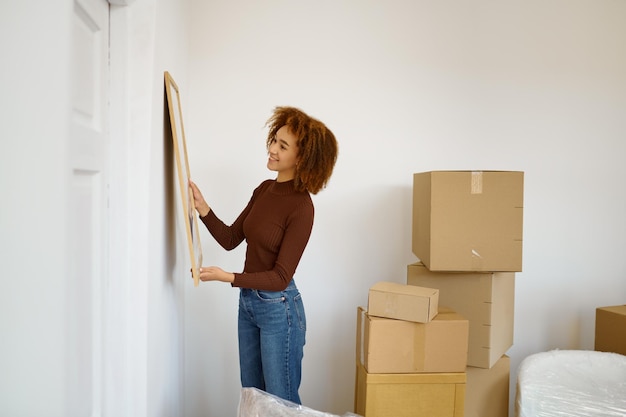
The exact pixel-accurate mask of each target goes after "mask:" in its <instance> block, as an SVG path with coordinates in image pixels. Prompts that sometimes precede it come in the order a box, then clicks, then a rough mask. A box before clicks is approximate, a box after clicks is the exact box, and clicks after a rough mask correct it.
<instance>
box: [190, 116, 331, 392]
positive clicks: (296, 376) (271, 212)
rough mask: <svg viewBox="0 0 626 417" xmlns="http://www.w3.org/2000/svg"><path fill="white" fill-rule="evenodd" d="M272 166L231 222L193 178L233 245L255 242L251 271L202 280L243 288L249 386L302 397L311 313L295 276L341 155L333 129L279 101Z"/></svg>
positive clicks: (208, 215)
mask: <svg viewBox="0 0 626 417" xmlns="http://www.w3.org/2000/svg"><path fill="white" fill-rule="evenodd" d="M267 126H268V127H269V132H268V135H267V142H266V145H267V150H268V155H269V158H268V161H267V167H268V168H269V169H270V170H271V171H275V172H276V179H275V180H265V181H263V182H262V183H261V184H260V185H259V186H258V187H257V188H256V189H255V190H254V192H253V193H252V197H251V199H250V201H249V202H248V204H247V206H246V207H245V208H244V210H243V211H242V212H241V214H240V215H239V217H237V219H236V220H235V222H234V223H233V224H232V225H230V226H227V225H226V224H225V223H224V222H222V221H221V220H220V219H219V218H218V217H217V216H216V214H215V213H214V211H213V210H212V209H211V208H210V207H209V205H208V204H207V202H206V201H205V200H204V198H203V196H202V193H201V192H200V190H199V189H198V187H197V186H196V185H195V184H194V183H193V182H191V181H190V186H191V189H192V191H193V198H194V203H195V207H196V209H197V211H198V214H199V216H200V219H201V220H202V222H203V223H204V224H205V226H206V227H207V229H208V230H209V232H210V233H211V235H212V236H213V237H214V238H215V240H216V241H217V242H218V243H219V244H220V245H221V246H222V247H223V248H224V249H226V250H231V249H234V248H235V247H237V246H238V245H239V244H240V243H241V242H243V241H244V239H245V240H246V242H247V249H246V259H245V264H244V269H243V272H241V273H233V272H226V271H224V270H222V269H221V268H219V267H216V266H211V267H202V268H200V279H201V280H202V281H223V282H229V283H231V285H232V286H234V287H239V288H240V296H239V318H238V336H239V365H240V372H241V384H242V386H243V387H255V388H259V389H261V390H264V391H266V392H268V393H270V394H274V395H276V396H279V397H281V398H284V399H286V400H288V401H292V402H294V403H297V404H301V401H300V396H299V394H298V389H299V387H300V380H301V369H302V366H301V365H302V356H303V348H304V343H305V332H306V317H305V314H304V307H303V303H302V297H301V295H300V292H299V291H298V288H297V287H296V283H295V281H294V279H293V276H294V273H295V272H296V268H297V266H298V263H299V262H300V258H301V257H302V253H303V252H304V249H305V248H306V245H307V243H308V241H309V236H310V235H311V229H312V227H313V216H314V208H313V202H312V200H311V196H310V194H317V193H318V192H319V191H320V190H322V189H323V188H324V187H325V186H326V184H327V183H328V181H329V179H330V176H331V174H332V172H333V168H334V166H335V162H336V160H337V152H338V146H337V141H336V139H335V136H334V135H333V133H332V132H331V131H330V130H329V129H328V128H327V127H326V126H325V125H324V124H323V123H322V122H320V121H319V120H316V119H314V118H312V117H310V116H308V115H307V114H305V113H304V112H302V111H301V110H299V109H296V108H293V107H277V108H276V109H275V110H274V113H273V115H272V117H270V119H269V120H268V121H267Z"/></svg>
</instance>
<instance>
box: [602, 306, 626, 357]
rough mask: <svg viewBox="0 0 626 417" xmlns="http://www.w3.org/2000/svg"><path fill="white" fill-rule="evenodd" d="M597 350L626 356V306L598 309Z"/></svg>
mask: <svg viewBox="0 0 626 417" xmlns="http://www.w3.org/2000/svg"><path fill="white" fill-rule="evenodd" d="M595 350H598V351H602V352H614V353H619V354H622V355H626V305H621V306H610V307H598V308H596V340H595Z"/></svg>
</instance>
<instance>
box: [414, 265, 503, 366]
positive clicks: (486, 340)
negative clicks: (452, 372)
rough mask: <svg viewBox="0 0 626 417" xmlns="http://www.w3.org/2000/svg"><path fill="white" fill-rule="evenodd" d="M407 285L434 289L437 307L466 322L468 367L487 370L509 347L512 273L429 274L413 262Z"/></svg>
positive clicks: (428, 271) (430, 272)
mask: <svg viewBox="0 0 626 417" xmlns="http://www.w3.org/2000/svg"><path fill="white" fill-rule="evenodd" d="M407 284H409V285H417V286H422V287H429V288H437V289H438V290H439V304H441V305H443V306H446V307H449V308H451V309H452V310H454V311H456V312H457V313H459V314H460V315H462V316H463V317H465V318H466V319H467V320H468V321H469V347H468V355H467V364H468V365H469V366H475V367H478V368H491V367H492V366H493V365H494V364H495V363H496V361H498V360H499V359H500V357H501V356H502V355H504V354H505V353H506V352H507V351H508V350H509V349H510V348H511V346H513V328H514V305H515V273H513V272H492V273H488V272H466V273H462V272H433V271H430V270H428V268H426V267H425V266H424V264H422V263H421V262H416V263H414V264H410V265H408V267H407Z"/></svg>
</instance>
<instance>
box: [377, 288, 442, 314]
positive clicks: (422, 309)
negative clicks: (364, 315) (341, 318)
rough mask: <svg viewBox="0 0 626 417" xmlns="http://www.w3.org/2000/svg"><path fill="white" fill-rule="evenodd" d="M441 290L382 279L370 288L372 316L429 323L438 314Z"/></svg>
mask: <svg viewBox="0 0 626 417" xmlns="http://www.w3.org/2000/svg"><path fill="white" fill-rule="evenodd" d="M438 302H439V290H437V289H433V288H423V287H419V286H413V285H406V284H398V283H395V282H386V281H381V282H378V283H376V284H374V285H372V287H371V288H370V290H369V298H368V306H367V311H368V313H369V314H370V315H372V316H378V317H387V318H390V319H399V320H406V321H414V322H418V323H428V322H429V321H431V320H432V319H433V318H434V317H435V316H436V315H437V308H438V305H439V304H438Z"/></svg>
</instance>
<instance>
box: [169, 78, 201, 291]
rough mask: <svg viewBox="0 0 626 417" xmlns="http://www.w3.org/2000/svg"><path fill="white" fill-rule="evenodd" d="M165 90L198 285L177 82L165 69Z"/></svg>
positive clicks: (195, 228) (195, 225) (197, 251)
mask: <svg viewBox="0 0 626 417" xmlns="http://www.w3.org/2000/svg"><path fill="white" fill-rule="evenodd" d="M164 76H165V91H166V95H167V103H168V108H169V115H170V125H171V127H172V140H173V142H174V159H176V171H177V173H178V175H177V177H178V185H179V187H178V188H179V190H180V198H181V203H182V208H183V213H185V216H184V217H185V228H186V229H187V244H188V246H189V257H190V259H191V274H192V276H193V282H194V286H196V287H197V286H198V283H199V280H200V271H199V269H200V267H201V266H202V246H201V244H200V234H199V229H198V216H196V208H195V205H194V200H193V194H192V192H191V187H190V186H189V178H191V175H190V170H189V160H188V158H187V145H186V142H185V129H184V126H183V113H182V109H181V106H180V93H179V91H178V85H177V84H176V82H175V81H174V79H173V78H172V76H171V75H170V73H169V72H167V71H165V74H164Z"/></svg>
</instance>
